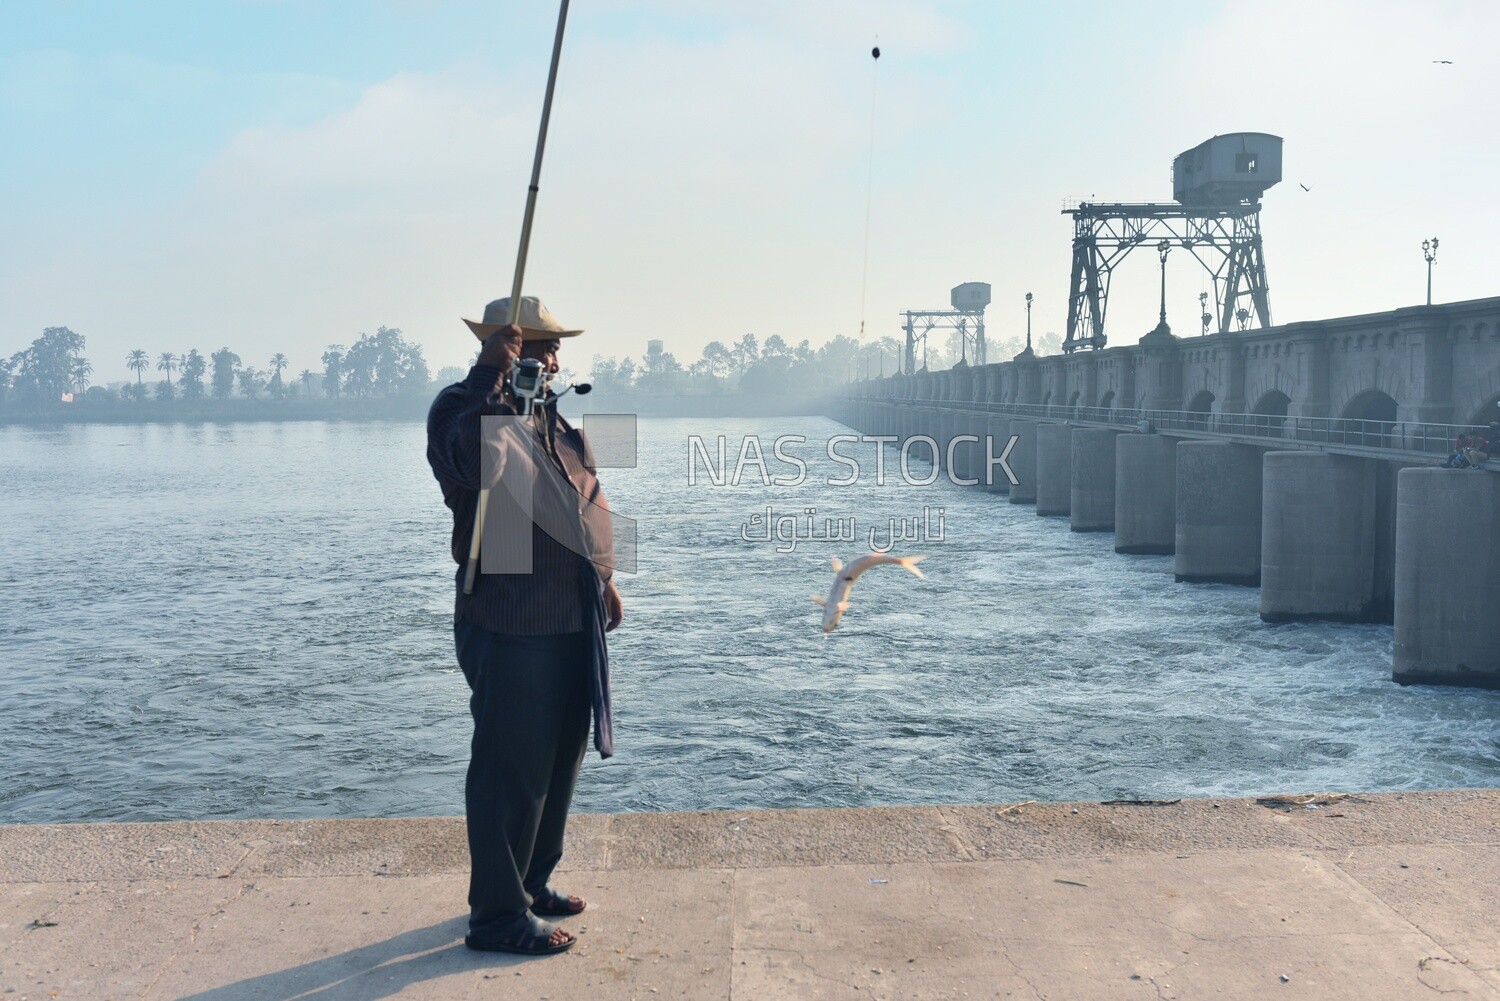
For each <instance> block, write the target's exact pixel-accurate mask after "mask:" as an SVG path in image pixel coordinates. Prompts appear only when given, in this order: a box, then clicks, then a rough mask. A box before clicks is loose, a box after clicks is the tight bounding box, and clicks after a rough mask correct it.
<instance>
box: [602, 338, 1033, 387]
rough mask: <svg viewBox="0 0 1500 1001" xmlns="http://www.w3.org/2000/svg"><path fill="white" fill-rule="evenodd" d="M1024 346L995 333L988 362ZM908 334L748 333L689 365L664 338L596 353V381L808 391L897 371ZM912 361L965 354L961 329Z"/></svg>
mask: <svg viewBox="0 0 1500 1001" xmlns="http://www.w3.org/2000/svg"><path fill="white" fill-rule="evenodd" d="M1061 345H1062V341H1061V340H1060V339H1059V338H1058V337H1057V335H1056V334H1052V333H1046V334H1042V335H1041V336H1039V337H1038V338H1037V339H1036V343H1035V345H1034V349H1035V350H1036V352H1037V353H1038V354H1050V353H1055V352H1056V351H1058V350H1060V349H1061ZM1024 347H1025V340H1024V339H1023V338H1021V337H1017V336H1011V337H1007V338H1004V339H997V338H995V337H994V336H991V339H990V342H989V346H988V358H989V360H990V361H1009V360H1010V359H1011V358H1013V357H1015V356H1016V355H1017V354H1019V353H1020V352H1021V350H1022V348H1024ZM903 350H904V339H898V338H895V337H879V338H874V339H871V340H867V341H865V342H863V343H861V342H859V341H857V340H855V339H854V338H852V337H845V336H843V335H842V334H841V335H839V336H837V337H834V338H833V339H832V340H829V341H827V342H825V343H824V344H822V345H820V346H819V347H816V348H814V347H812V346H811V345H810V344H809V343H808V342H807V341H806V340H803V341H801V342H800V343H798V344H797V345H795V346H793V345H790V344H788V343H787V342H786V341H785V340H784V339H783V338H782V337H781V336H780V335H779V334H772V335H771V336H769V337H767V338H766V339H765V342H764V343H762V342H761V341H759V340H758V339H757V338H756V336H755V335H754V334H745V335H744V336H743V337H741V338H740V339H739V340H737V341H735V342H733V343H732V344H725V343H724V342H723V341H710V342H709V343H708V345H707V346H706V347H704V349H703V354H702V356H701V357H699V358H698V360H697V361H695V362H692V363H691V364H689V365H686V366H684V365H683V364H682V363H681V362H679V361H678V360H677V358H676V357H674V356H673V354H672V353H671V352H670V351H666V350H663V344H662V342H661V341H652V342H650V344H649V345H648V346H647V349H646V353H645V355H644V356H642V357H641V359H640V360H639V361H637V360H636V359H634V358H630V357H626V358H614V357H605V356H601V355H595V356H594V359H593V373H592V375H593V382H594V387H595V389H596V390H598V391H600V392H602V393H605V394H610V395H614V394H626V393H634V394H638V395H649V396H691V395H720V394H724V393H748V394H753V395H755V396H760V397H764V396H794V395H797V396H805V395H807V394H809V393H812V392H816V391H817V390H820V389H827V388H831V387H833V386H838V385H842V384H844V383H846V382H853V381H856V380H859V379H867V378H874V377H877V376H883V375H893V374H895V373H896V372H898V371H899V370H900V367H901V355H902V351H903ZM915 354H916V358H915V363H916V366H917V367H918V368H919V369H920V368H922V367H924V366H925V367H927V368H929V369H933V370H937V369H945V368H949V367H951V366H953V365H954V364H956V363H957V362H959V361H960V360H967V361H968V362H969V363H970V364H972V363H973V360H974V359H973V358H972V357H969V358H967V359H965V348H964V345H963V344H962V343H961V340H960V337H959V335H958V334H957V332H952V333H950V334H949V336H948V337H947V340H946V343H942V344H939V343H937V341H936V339H933V342H932V343H930V344H929V343H927V342H926V341H922V342H919V344H918V345H917V348H916V351H915Z"/></svg>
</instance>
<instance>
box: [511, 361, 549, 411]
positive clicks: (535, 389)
mask: <svg viewBox="0 0 1500 1001" xmlns="http://www.w3.org/2000/svg"><path fill="white" fill-rule="evenodd" d="M551 381H552V376H551V375H550V374H549V373H548V372H547V370H546V368H545V367H544V366H543V365H542V363H541V362H540V361H538V360H537V359H535V358H518V359H516V363H515V364H514V365H513V366H511V370H510V391H511V393H512V394H513V395H514V396H515V398H516V399H517V400H519V401H520V403H521V414H522V415H523V416H527V417H529V416H531V408H532V407H533V406H534V405H535V403H536V399H537V397H538V396H540V397H542V398H543V399H544V400H545V399H546V396H547V388H548V383H550V382H551Z"/></svg>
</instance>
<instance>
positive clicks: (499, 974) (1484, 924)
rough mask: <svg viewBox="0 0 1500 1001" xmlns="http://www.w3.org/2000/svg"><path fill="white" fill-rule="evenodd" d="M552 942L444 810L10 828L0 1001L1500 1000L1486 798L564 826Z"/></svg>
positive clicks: (4, 833) (724, 817)
mask: <svg viewBox="0 0 1500 1001" xmlns="http://www.w3.org/2000/svg"><path fill="white" fill-rule="evenodd" d="M571 834H572V837H573V840H572V844H571V847H570V850H569V853H568V856H567V860H566V863H565V864H566V866H567V869H568V871H567V873H566V877H565V878H562V877H560V878H559V879H558V880H557V881H556V882H557V885H559V886H560V887H562V888H564V889H566V890H569V891H572V892H575V893H579V894H581V895H583V896H586V897H587V898H588V899H589V900H590V907H589V910H588V911H587V912H586V913H585V914H584V915H581V916H580V917H578V918H575V919H572V920H571V921H569V922H568V924H569V925H570V926H571V927H573V928H574V929H575V930H576V931H578V932H579V933H580V942H579V944H578V945H577V946H576V947H575V948H574V949H573V950H572V951H571V952H568V953H565V954H563V955H561V956H555V957H551V958H547V959H541V960H521V959H517V958H514V957H507V956H498V955H486V954H479V953H472V952H469V951H468V950H466V949H465V948H464V947H463V945H462V942H461V937H462V933H463V924H464V914H465V906H464V902H463V901H464V895H465V891H466V885H467V881H466V867H467V852H466V849H465V842H464V833H463V824H462V821H461V820H455V819H435V820H371V821H313V822H301V821H281V822H277V821H264V822H240V823H227V822H225V823H178V824H101V825H78V826H55V827H28V826H10V827H0V943H3V948H0V956H3V958H0V999H3V1001H22V999H43V998H47V999H50V998H89V999H96V998H152V999H155V998H195V999H203V1001H252V999H253V1001H264V999H291V998H309V999H319V1001H333V999H340V1001H343V999H349V1001H353V999H359V1001H364V999H370V998H387V997H400V998H443V999H449V998H518V999H519V998H538V999H540V998H549V999H558V1001H561V999H575V998H576V999H612V998H641V999H653V998H657V997H662V998H666V997H676V998H682V997H686V998H707V999H719V998H731V997H732V998H746V999H765V998H859V999H866V998H964V997H968V998H1026V999H1036V998H1049V999H1086V1001H1094V999H1101V1001H1112V999H1116V998H1119V999H1127V1001H1128V999H1134V998H1140V999H1145V1001H1156V999H1162V998H1246V999H1249V998H1256V999H1260V998H1287V999H1292V998H1298V999H1304V998H1316V999H1334V998H1350V999H1359V1001H1380V999H1391V1001H1412V999H1419V998H1428V997H1431V998H1436V997H1438V996H1439V995H1442V996H1444V997H1452V998H1491V999H1500V969H1497V968H1500V791H1494V790H1486V791H1460V792H1437V793H1407V794H1392V795H1360V796H1350V797H1346V798H1335V799H1327V800H1323V801H1322V802H1316V803H1312V804H1304V803H1301V802H1298V803H1274V802H1272V803H1267V802H1264V801H1259V802H1258V801H1255V800H1191V801H1185V802H1182V803H1177V804H1169V805H1118V806H1108V805H1101V804H1092V803H1079V804H1071V805H1070V804H1056V803H1052V804H1041V805H1023V806H1020V807H1012V808H1008V809H1007V808H1006V807H1004V806H1003V805H1002V806H953V807H940V808H939V807H915V808H910V809H872V810H791V811H766V812H737V813H734V812H730V813H699V814H631V815H619V816H581V817H577V818H575V822H574V824H573V828H572V831H571Z"/></svg>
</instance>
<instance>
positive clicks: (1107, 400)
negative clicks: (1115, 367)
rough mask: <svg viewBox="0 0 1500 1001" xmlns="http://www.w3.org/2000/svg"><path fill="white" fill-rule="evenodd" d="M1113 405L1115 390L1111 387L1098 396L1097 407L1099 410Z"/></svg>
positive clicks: (1107, 408)
mask: <svg viewBox="0 0 1500 1001" xmlns="http://www.w3.org/2000/svg"><path fill="white" fill-rule="evenodd" d="M1114 405H1115V391H1114V390H1113V389H1111V390H1110V391H1109V392H1107V393H1105V394H1104V395H1103V396H1101V397H1099V409H1100V410H1109V409H1111V408H1113V407H1114Z"/></svg>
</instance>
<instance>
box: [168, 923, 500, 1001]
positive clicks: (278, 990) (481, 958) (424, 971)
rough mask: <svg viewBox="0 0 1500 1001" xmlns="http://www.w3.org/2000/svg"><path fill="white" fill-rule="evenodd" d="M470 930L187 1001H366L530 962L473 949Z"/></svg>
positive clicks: (319, 963)
mask: <svg viewBox="0 0 1500 1001" xmlns="http://www.w3.org/2000/svg"><path fill="white" fill-rule="evenodd" d="M467 926H468V917H467V916H464V917H456V918H452V919H450V920H448V921H441V922H439V923H437V924H434V925H428V926H427V927H426V928H416V929H413V930H412V931H407V932H402V933H401V934H400V935H396V936H393V937H392V938H388V939H386V940H385V941H384V942H376V943H374V944H373V945H366V946H361V947H360V948H358V949H351V950H350V951H348V952H341V953H339V954H338V955H336V956H324V957H323V958H322V959H315V960H313V961H312V962H310V963H303V964H302V965H301V966H294V967H292V968H290V969H286V970H277V971H276V972H274V973H265V974H262V975H260V976H258V977H250V978H248V979H246V980H238V981H236V982H234V983H232V984H225V985H224V986H223V987H214V988H212V989H210V990H206V991H201V992H199V993H197V994H190V995H188V996H187V997H185V998H184V999H183V1001H291V999H293V998H295V999H297V1001H304V999H306V1001H314V999H315V1001H366V999H373V998H384V997H390V996H391V995H393V994H399V993H400V992H401V991H403V990H405V989H406V988H407V987H408V986H410V985H412V984H416V983H420V982H422V981H424V980H433V979H436V978H438V977H446V976H449V975H450V974H454V973H460V972H462V971H464V970H477V969H496V970H500V969H505V968H507V967H511V966H515V965H517V964H518V963H524V962H526V959H527V957H525V956H515V955H506V954H503V953H480V952H474V951H472V950H470V949H468V948H467V947H465V946H464V944H463V941H462V940H463V937H464V932H465V931H466V930H467Z"/></svg>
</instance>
